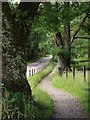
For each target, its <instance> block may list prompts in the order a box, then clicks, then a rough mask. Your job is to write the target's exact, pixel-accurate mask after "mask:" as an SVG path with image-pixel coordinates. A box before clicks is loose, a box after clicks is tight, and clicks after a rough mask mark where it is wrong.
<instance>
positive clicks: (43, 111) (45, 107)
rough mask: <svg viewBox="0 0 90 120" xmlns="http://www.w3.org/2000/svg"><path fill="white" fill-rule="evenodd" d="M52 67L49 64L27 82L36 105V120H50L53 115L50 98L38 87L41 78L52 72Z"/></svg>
mask: <svg viewBox="0 0 90 120" xmlns="http://www.w3.org/2000/svg"><path fill="white" fill-rule="evenodd" d="M53 66H54V65H52V64H50V65H49V66H48V67H47V68H46V69H43V70H41V71H40V72H38V73H37V74H35V75H34V76H30V77H28V82H29V84H30V86H31V90H32V95H33V99H34V101H35V105H36V107H35V114H36V116H37V117H38V118H37V119H38V120H42V119H46V118H50V117H52V114H53V105H52V102H51V98H50V97H49V96H48V94H47V93H46V92H44V91H43V90H41V89H40V87H39V85H38V84H39V83H40V81H41V80H42V78H43V77H45V76H46V75H48V74H49V73H50V72H51V71H52V69H53ZM36 108H37V109H36Z"/></svg>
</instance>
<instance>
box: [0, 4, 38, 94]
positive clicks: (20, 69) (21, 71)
mask: <svg viewBox="0 0 90 120" xmlns="http://www.w3.org/2000/svg"><path fill="white" fill-rule="evenodd" d="M38 5H39V3H36V2H35V3H33V2H29V3H28V2H27V3H25V2H21V3H20V4H19V6H18V10H16V9H15V10H14V11H12V10H11V9H10V7H9V4H8V3H5V2H3V3H2V13H3V20H2V34H3V36H2V39H3V43H2V49H3V56H2V61H3V64H2V66H3V70H2V74H3V78H2V82H3V84H4V85H5V86H6V88H7V89H8V90H10V91H14V92H15V91H17V92H22V93H24V94H29V95H31V89H30V86H29V84H28V82H27V79H26V64H27V61H26V52H25V47H26V43H27V37H28V34H29V33H30V30H31V26H32V22H33V20H34V16H35V15H36V13H37V9H38ZM28 20H31V22H30V21H28ZM28 28H29V29H28Z"/></svg>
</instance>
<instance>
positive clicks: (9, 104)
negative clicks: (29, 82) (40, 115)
mask: <svg viewBox="0 0 90 120" xmlns="http://www.w3.org/2000/svg"><path fill="white" fill-rule="evenodd" d="M6 95H7V97H6ZM34 106H35V103H34V101H33V100H32V98H31V97H29V96H25V95H24V94H21V93H20V92H10V91H7V90H6V88H5V87H4V86H3V97H2V110H3V112H2V113H3V114H2V117H3V120H6V119H13V120H16V119H17V120H20V119H23V118H24V119H30V120H34V119H35V116H36V115H35V114H36V113H35V111H34V110H35V109H36V107H34Z"/></svg>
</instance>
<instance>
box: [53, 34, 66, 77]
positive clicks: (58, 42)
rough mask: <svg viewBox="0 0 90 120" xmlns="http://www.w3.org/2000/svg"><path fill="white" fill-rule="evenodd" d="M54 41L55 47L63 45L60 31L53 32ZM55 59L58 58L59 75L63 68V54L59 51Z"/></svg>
mask: <svg viewBox="0 0 90 120" xmlns="http://www.w3.org/2000/svg"><path fill="white" fill-rule="evenodd" d="M54 43H55V45H56V46H57V47H60V45H61V46H62V47H63V41H62V37H61V33H60V32H57V33H54ZM57 59H58V73H59V75H60V73H61V72H62V70H63V67H64V57H63V54H61V53H60V52H59V53H58V54H57Z"/></svg>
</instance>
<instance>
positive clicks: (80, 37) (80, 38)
mask: <svg viewBox="0 0 90 120" xmlns="http://www.w3.org/2000/svg"><path fill="white" fill-rule="evenodd" d="M78 38H80V39H90V37H75V38H74V39H78Z"/></svg>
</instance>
